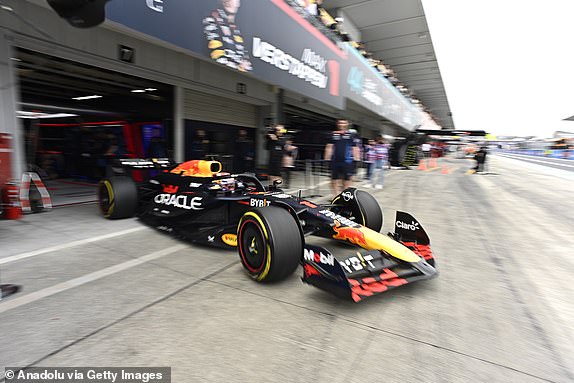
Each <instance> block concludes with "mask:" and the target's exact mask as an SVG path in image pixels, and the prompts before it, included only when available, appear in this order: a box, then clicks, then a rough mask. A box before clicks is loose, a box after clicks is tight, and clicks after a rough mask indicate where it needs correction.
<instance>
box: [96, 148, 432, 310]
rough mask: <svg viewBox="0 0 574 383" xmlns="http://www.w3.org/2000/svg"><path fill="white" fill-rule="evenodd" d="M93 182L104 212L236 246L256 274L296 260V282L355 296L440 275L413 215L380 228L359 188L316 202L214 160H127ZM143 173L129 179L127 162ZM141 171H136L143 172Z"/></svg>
mask: <svg viewBox="0 0 574 383" xmlns="http://www.w3.org/2000/svg"><path fill="white" fill-rule="evenodd" d="M112 170H113V171H112V172H110V174H112V175H111V176H110V177H108V178H106V179H104V180H102V181H101V182H100V184H99V187H98V197H99V205H100V209H101V211H102V213H103V215H104V217H106V218H109V219H119V218H127V217H132V216H138V217H139V218H140V219H141V220H142V221H144V222H145V223H146V224H148V225H150V226H153V227H155V228H157V229H158V230H161V231H165V232H169V233H171V234H175V235H177V236H180V237H183V238H185V239H187V240H190V241H192V242H195V243H201V244H206V245H210V246H218V247H223V248H232V249H235V248H236V249H237V251H238V253H239V257H240V259H241V263H242V264H243V266H244V268H245V270H246V271H247V273H248V274H249V275H250V276H251V277H252V278H253V279H254V280H256V281H258V282H273V281H280V280H282V279H284V278H286V277H288V276H289V275H291V274H292V273H293V272H295V270H296V268H297V266H298V265H299V264H301V265H302V266H303V278H302V279H303V281H304V282H306V283H309V284H311V285H314V286H316V287H319V288H321V289H323V290H326V291H329V292H331V293H334V294H336V295H338V296H341V297H345V298H350V299H352V300H354V301H355V302H358V301H360V300H362V299H363V298H365V297H369V296H372V295H374V294H377V293H381V292H385V291H387V290H389V289H392V288H395V287H398V286H402V285H404V284H407V283H411V282H415V281H418V280H422V279H428V278H431V277H433V276H435V275H436V274H437V269H436V268H435V259H434V257H433V254H432V251H431V249H430V241H429V238H428V236H427V234H426V232H425V231H424V230H423V228H422V226H421V225H420V223H419V222H417V220H416V219H414V218H413V217H412V216H411V215H409V214H407V213H404V212H397V215H396V220H395V232H394V233H389V234H382V233H380V232H379V231H380V230H381V227H382V225H383V214H382V211H381V208H380V206H379V204H378V203H377V201H376V200H375V199H374V198H373V197H372V196H371V195H370V194H369V193H366V192H364V191H361V190H358V189H355V188H349V189H346V190H345V191H343V192H342V193H341V194H339V195H338V196H337V197H335V199H333V201H332V202H331V203H328V204H317V203H314V202H311V201H309V200H306V199H304V198H301V196H300V193H299V196H295V195H290V194H286V193H285V192H283V191H282V190H281V189H280V188H279V187H278V184H274V185H269V186H264V185H263V184H262V183H261V181H260V180H259V179H258V178H257V177H256V176H255V175H253V174H233V175H231V174H229V173H222V172H221V164H220V163H219V162H216V161H203V160H194V161H188V162H184V163H181V164H176V163H173V162H172V161H170V160H167V159H150V160H147V159H126V160H120V161H119V162H118V164H117V166H114V167H113V168H112ZM133 170H137V171H139V172H142V171H143V172H150V173H152V174H151V176H148V177H144V179H145V181H143V182H135V181H134V180H133V178H134V177H132V176H131V174H130V173H131V171H133ZM140 176H141V174H140ZM311 235H313V236H319V237H323V238H329V239H334V240H338V241H341V242H345V243H348V244H352V245H354V246H355V247H356V248H355V249H353V250H352V251H350V252H349V253H350V254H347V255H345V256H339V255H336V256H335V255H334V254H333V252H331V251H330V250H329V249H327V248H325V247H323V246H316V245H312V244H310V243H307V241H306V240H305V238H306V237H308V236H311Z"/></svg>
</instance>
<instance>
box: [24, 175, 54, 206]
mask: <svg viewBox="0 0 574 383" xmlns="http://www.w3.org/2000/svg"><path fill="white" fill-rule="evenodd" d="M31 183H33V184H34V185H35V186H36V189H38V192H39V193H40V196H41V198H42V207H43V208H44V209H51V208H52V199H51V198H50V193H48V189H46V186H44V183H43V182H42V179H41V178H40V176H39V175H38V174H37V173H32V172H26V173H24V174H23V175H22V186H21V187H20V202H21V204H22V211H23V212H24V213H32V212H33V210H32V206H31V205H30V186H31Z"/></svg>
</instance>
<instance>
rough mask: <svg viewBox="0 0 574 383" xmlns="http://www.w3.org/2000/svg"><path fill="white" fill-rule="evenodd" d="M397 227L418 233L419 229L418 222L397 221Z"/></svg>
mask: <svg viewBox="0 0 574 383" xmlns="http://www.w3.org/2000/svg"><path fill="white" fill-rule="evenodd" d="M396 225H397V227H399V228H401V229H406V230H412V231H417V230H418V229H419V223H418V222H411V223H404V222H403V221H397V223H396Z"/></svg>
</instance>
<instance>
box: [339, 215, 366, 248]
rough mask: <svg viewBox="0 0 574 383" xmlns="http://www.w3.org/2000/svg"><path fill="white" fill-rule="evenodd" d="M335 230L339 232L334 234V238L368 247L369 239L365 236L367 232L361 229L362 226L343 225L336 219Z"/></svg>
mask: <svg viewBox="0 0 574 383" xmlns="http://www.w3.org/2000/svg"><path fill="white" fill-rule="evenodd" d="M333 230H335V232H336V233H337V234H335V235H334V236H333V238H334V239H340V240H342V241H347V242H350V243H354V244H355V245H359V246H361V247H364V248H366V247H367V239H366V238H365V233H363V232H362V231H361V228H354V227H346V226H344V227H341V224H340V223H339V222H338V221H335V226H333Z"/></svg>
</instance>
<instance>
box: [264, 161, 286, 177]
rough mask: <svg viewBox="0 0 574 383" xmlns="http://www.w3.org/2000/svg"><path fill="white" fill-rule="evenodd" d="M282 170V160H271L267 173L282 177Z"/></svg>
mask: <svg viewBox="0 0 574 383" xmlns="http://www.w3.org/2000/svg"><path fill="white" fill-rule="evenodd" d="M281 170H282V166H281V161H271V162H270V163H269V169H268V171H267V173H268V174H269V175H270V176H275V177H281Z"/></svg>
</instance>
